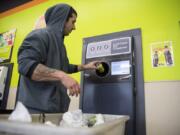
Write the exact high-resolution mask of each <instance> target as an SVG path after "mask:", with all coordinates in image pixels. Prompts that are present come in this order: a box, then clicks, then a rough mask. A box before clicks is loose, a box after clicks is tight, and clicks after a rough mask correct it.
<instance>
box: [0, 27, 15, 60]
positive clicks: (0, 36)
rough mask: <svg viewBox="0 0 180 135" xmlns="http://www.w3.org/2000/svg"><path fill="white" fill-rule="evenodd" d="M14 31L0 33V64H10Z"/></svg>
mask: <svg viewBox="0 0 180 135" xmlns="http://www.w3.org/2000/svg"><path fill="white" fill-rule="evenodd" d="M15 32H16V29H11V30H9V31H6V32H4V33H0V63H1V62H10V59H11V55H12V49H13V44H14V38H15Z"/></svg>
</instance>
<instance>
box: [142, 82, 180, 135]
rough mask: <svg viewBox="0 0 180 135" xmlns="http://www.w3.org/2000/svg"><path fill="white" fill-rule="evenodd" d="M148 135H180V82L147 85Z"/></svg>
mask: <svg viewBox="0 0 180 135" xmlns="http://www.w3.org/2000/svg"><path fill="white" fill-rule="evenodd" d="M145 102H146V103H145V104H146V107H145V108H146V127H147V129H146V130H147V135H180V81H173V82H153V83H145Z"/></svg>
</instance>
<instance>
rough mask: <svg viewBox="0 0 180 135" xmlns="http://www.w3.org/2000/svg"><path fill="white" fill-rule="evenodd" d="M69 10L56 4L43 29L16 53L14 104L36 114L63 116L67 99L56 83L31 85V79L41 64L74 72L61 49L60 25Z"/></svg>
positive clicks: (61, 33)
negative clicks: (16, 77)
mask: <svg viewBox="0 0 180 135" xmlns="http://www.w3.org/2000/svg"><path fill="white" fill-rule="evenodd" d="M69 10H70V6H69V5H67V4H58V5H55V6H53V7H51V8H49V9H48V10H47V11H46V14H45V21H46V24H47V27H46V28H43V29H38V30H34V31H32V32H31V33H29V34H28V35H27V37H26V38H25V39H24V41H23V43H22V45H21V46H20V48H19V51H18V66H19V67H18V69H19V73H20V80H19V87H18V101H21V102H22V103H23V104H24V105H25V106H26V107H29V108H32V109H35V110H39V111H40V112H47V113H57V112H61V113H63V112H66V111H67V110H68V107H69V103H70V99H69V96H68V95H67V90H66V88H65V87H64V86H63V85H62V84H61V83H60V82H59V81H33V80H31V79H30V78H31V75H32V73H33V71H34V69H35V68H36V66H37V65H38V64H39V63H41V64H44V65H46V66H48V67H50V68H53V69H58V70H62V71H64V72H66V73H74V72H77V65H73V64H69V60H68V57H67V54H66V49H65V46H64V36H63V30H64V24H65V22H66V19H67V16H68V13H69Z"/></svg>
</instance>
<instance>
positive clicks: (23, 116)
mask: <svg viewBox="0 0 180 135" xmlns="http://www.w3.org/2000/svg"><path fill="white" fill-rule="evenodd" d="M8 120H12V121H21V122H32V118H31V115H30V114H29V112H28V110H27V108H26V107H25V106H24V105H23V104H22V103H21V102H17V105H16V108H15V109H14V111H13V112H12V113H11V115H10V116H9V118H8Z"/></svg>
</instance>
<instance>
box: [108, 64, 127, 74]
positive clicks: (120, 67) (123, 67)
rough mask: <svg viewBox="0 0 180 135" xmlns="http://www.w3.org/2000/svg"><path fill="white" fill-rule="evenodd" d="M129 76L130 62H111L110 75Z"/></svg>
mask: <svg viewBox="0 0 180 135" xmlns="http://www.w3.org/2000/svg"><path fill="white" fill-rule="evenodd" d="M126 74H130V61H129V60H125V61H115V62H111V75H126Z"/></svg>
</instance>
